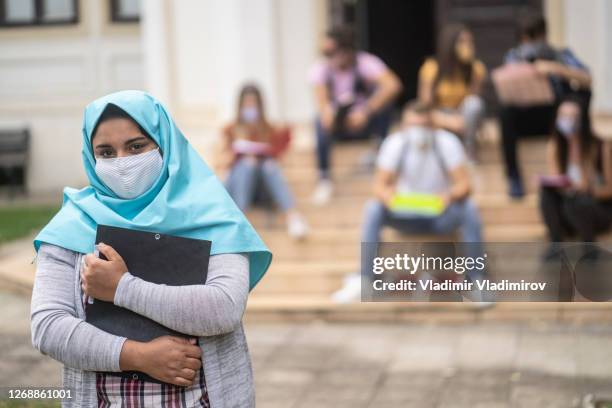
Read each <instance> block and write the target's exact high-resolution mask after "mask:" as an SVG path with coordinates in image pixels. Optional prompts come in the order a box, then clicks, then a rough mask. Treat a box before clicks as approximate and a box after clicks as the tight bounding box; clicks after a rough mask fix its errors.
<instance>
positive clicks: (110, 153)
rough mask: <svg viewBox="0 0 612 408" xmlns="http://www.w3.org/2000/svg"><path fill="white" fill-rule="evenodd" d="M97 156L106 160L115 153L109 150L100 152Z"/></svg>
mask: <svg viewBox="0 0 612 408" xmlns="http://www.w3.org/2000/svg"><path fill="white" fill-rule="evenodd" d="M98 155H99V156H100V157H103V158H105V159H107V158H109V157H113V156H114V155H115V152H114V151H112V150H110V149H109V150H102V151H99V152H98Z"/></svg>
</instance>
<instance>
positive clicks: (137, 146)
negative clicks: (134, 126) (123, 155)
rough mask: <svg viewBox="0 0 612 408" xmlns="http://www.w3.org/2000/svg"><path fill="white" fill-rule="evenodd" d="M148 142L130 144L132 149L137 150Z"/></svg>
mask: <svg viewBox="0 0 612 408" xmlns="http://www.w3.org/2000/svg"><path fill="white" fill-rule="evenodd" d="M146 145H147V143H133V144H131V145H130V151H132V152H136V151H139V150H142V149H144V148H145V147H146Z"/></svg>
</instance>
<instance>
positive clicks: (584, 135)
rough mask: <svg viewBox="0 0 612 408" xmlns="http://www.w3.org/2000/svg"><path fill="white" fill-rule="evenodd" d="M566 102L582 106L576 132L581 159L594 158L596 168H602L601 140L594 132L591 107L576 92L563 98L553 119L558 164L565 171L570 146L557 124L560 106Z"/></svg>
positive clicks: (552, 132) (553, 136) (553, 134)
mask: <svg viewBox="0 0 612 408" xmlns="http://www.w3.org/2000/svg"><path fill="white" fill-rule="evenodd" d="M564 103H574V104H576V105H578V107H579V108H580V123H579V124H578V131H577V132H576V133H577V134H578V137H579V141H580V160H581V161H583V162H585V161H590V160H593V159H594V160H595V163H594V164H595V168H596V169H598V170H601V168H602V162H601V155H600V154H599V152H600V149H601V142H600V140H599V139H598V138H596V137H595V134H594V133H593V128H592V127H591V116H590V115H589V109H588V105H587V103H586V101H585V100H584V98H581V97H580V96H578V95H575V94H570V95H568V96H565V97H564V98H563V99H561V101H560V102H559V104H558V105H557V110H556V112H555V121H553V125H552V130H551V137H552V139H553V141H554V143H555V146H556V150H557V157H556V160H557V165H558V166H559V168H560V169H561V171H563V172H565V171H566V170H567V164H568V149H569V146H568V142H567V138H566V137H565V136H563V135H562V134H561V132H559V129H557V125H556V119H557V115H558V113H559V108H560V107H561V105H562V104H564Z"/></svg>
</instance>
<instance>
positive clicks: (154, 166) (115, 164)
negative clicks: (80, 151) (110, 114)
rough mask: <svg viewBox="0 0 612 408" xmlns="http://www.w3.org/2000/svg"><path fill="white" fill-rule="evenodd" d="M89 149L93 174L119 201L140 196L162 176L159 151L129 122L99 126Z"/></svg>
mask: <svg viewBox="0 0 612 408" xmlns="http://www.w3.org/2000/svg"><path fill="white" fill-rule="evenodd" d="M92 145H93V149H94V155H95V157H96V167H95V172H96V174H97V175H98V177H99V178H100V180H102V182H103V183H104V184H105V185H106V186H107V187H108V188H110V189H111V190H112V191H113V192H114V193H115V194H117V196H118V197H119V198H122V199H133V198H136V197H138V196H140V195H142V194H143V193H145V192H146V191H147V190H149V189H150V188H151V186H152V185H153V183H155V180H157V178H158V177H159V175H160V174H161V171H162V168H163V158H162V156H161V153H160V150H159V147H158V146H157V144H156V143H155V142H154V141H153V140H151V139H150V138H148V137H147V136H145V135H144V134H143V133H142V131H141V130H140V128H139V127H138V126H137V125H136V124H135V123H134V122H133V121H131V120H129V119H124V118H114V119H110V120H107V121H104V122H102V123H100V124H99V125H98V128H97V130H96V133H95V135H94V137H93V139H92Z"/></svg>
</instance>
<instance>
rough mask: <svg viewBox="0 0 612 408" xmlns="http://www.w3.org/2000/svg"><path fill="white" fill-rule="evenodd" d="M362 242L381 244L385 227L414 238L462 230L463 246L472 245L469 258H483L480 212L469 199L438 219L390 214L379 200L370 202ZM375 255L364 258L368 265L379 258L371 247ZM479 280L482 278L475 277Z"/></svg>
mask: <svg viewBox="0 0 612 408" xmlns="http://www.w3.org/2000/svg"><path fill="white" fill-rule="evenodd" d="M363 219H364V222H363V230H362V236H361V241H362V242H373V243H378V242H380V232H381V230H382V228H383V227H384V226H390V227H392V228H395V229H397V230H399V231H401V232H405V233H412V234H423V233H425V234H440V235H442V234H449V233H452V232H454V231H456V230H459V233H460V234H461V240H462V241H463V242H469V243H473V244H471V245H469V246H468V247H467V252H468V253H466V255H467V256H472V257H478V256H482V254H483V248H482V233H481V230H482V223H481V221H480V214H479V212H478V208H477V207H476V205H475V204H474V202H473V201H471V200H470V199H465V200H462V201H456V202H453V203H452V204H450V205H449V206H448V208H447V209H446V210H445V211H444V212H443V213H442V214H441V215H438V216H435V217H427V216H404V215H398V214H394V213H393V212H391V211H389V209H387V207H385V206H384V204H383V203H381V202H380V201H378V200H376V199H372V200H370V201H368V203H367V204H366V207H365V212H364V218H363ZM370 248H371V250H372V251H373V253H371V254H366V255H365V261H366V262H369V263H368V264H369V265H371V260H372V259H373V258H374V257H375V256H376V254H375V253H374V252H375V251H376V248H375V246H374V245H372V246H370ZM468 274H470V275H472V276H471V277H472V278H480V277H481V276H473V274H471V273H470V272H469V271H468Z"/></svg>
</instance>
